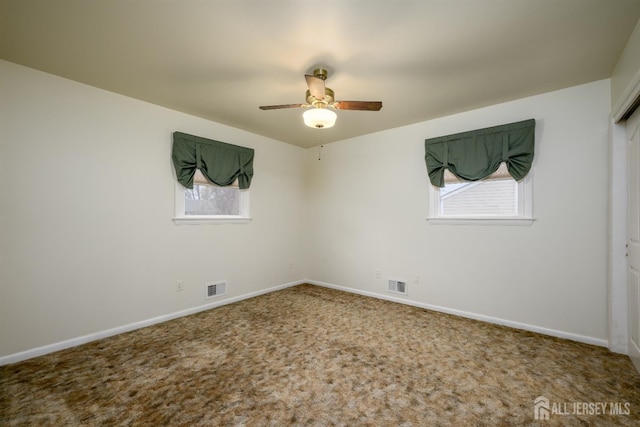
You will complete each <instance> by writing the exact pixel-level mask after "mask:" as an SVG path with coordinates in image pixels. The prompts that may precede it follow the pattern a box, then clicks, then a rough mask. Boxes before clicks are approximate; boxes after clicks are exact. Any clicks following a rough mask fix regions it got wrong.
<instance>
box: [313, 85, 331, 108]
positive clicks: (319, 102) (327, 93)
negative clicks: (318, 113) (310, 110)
mask: <svg viewBox="0 0 640 427" xmlns="http://www.w3.org/2000/svg"><path fill="white" fill-rule="evenodd" d="M306 99H307V104H310V105H313V106H314V107H321V108H322V107H326V106H327V105H331V104H333V100H334V99H335V93H334V92H333V90H331V89H330V88H328V87H325V88H324V99H316V98H315V97H314V96H313V95H311V91H309V90H307V95H306Z"/></svg>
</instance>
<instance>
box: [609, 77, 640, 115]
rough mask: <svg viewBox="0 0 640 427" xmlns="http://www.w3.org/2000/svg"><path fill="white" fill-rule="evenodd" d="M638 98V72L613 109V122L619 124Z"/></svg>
mask: <svg viewBox="0 0 640 427" xmlns="http://www.w3.org/2000/svg"><path fill="white" fill-rule="evenodd" d="M638 96H640V70H638V72H637V73H636V74H635V75H634V76H633V78H632V79H631V81H630V82H629V84H628V85H627V88H626V89H625V91H624V92H623V93H622V96H621V97H620V99H619V101H618V102H617V103H616V105H615V106H614V107H613V109H612V111H613V113H612V116H613V120H614V122H619V121H620V120H621V119H622V117H623V116H624V114H625V113H626V112H627V110H628V109H629V108H631V106H632V105H633V102H634V101H635V100H636V98H637V97H638Z"/></svg>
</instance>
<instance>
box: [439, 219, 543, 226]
mask: <svg viewBox="0 0 640 427" xmlns="http://www.w3.org/2000/svg"><path fill="white" fill-rule="evenodd" d="M427 221H429V223H430V224H434V225H531V224H532V223H533V222H534V221H535V219H533V218H511V217H508V218H453V217H441V218H427Z"/></svg>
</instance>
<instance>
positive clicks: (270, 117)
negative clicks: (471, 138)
mask: <svg viewBox="0 0 640 427" xmlns="http://www.w3.org/2000/svg"><path fill="white" fill-rule="evenodd" d="M639 19H640V0H396V1H390V0H387V1H376V0H342V1H334V0H322V1H320V0H317V1H304V0H211V1H205V0H199V1H196V0H92V1H88V0H57V1H52V0H0V58H2V59H5V60H8V61H11V62H15V63H18V64H22V65H26V66H28V67H32V68H35V69H39V70H43V71H46V72H49V73H52V74H56V75H59V76H62V77H66V78H69V79H73V80H76V81H79V82H83V83H86V84H89V85H92V86H96V87H99V88H103V89H106V90H109V91H113V92H116V93H120V94H124V95H127V96H131V97H134V98H138V99H141V100H144V101H148V102H151V103H154V104H158V105H162V106H166V107H169V108H172V109H175V110H178V111H183V112H185V113H189V114H192V115H195V116H199V117H204V118H207V119H210V120H213V121H216V122H219V123H224V124H227V125H230V126H234V127H238V128H241V129H245V130H247V131H250V132H254V133H257V134H260V135H264V136H267V137H271V138H274V139H277V140H280V141H284V142H287V143H291V144H295V145H298V146H301V147H311V146H315V145H318V144H319V143H328V142H332V141H338V140H342V139H346V138H350V137H354V136H359V135H363V134H367V133H371V132H376V131H380V130H383V129H389V128H393V127H398V126H403V125H407V124H411V123H416V122H420V121H424V120H428V119H432V118H435V117H441V116H445V115H449V114H453V113H457V112H461V111H466V110H470V109H474V108H478V107H482V106H486V105H491V104H496V103H500V102H504V101H509V100H513V99H517V98H521V97H524V96H529V95H533V94H538V93H544V92H548V91H551V90H556V89H560V88H564V87H569V86H574V85H577V84H581V83H586V82H590V81H594V80H599V79H603V78H607V77H610V76H611V72H612V70H613V68H614V66H615V64H616V61H617V59H618V57H619V56H620V54H621V52H622V49H623V48H624V46H625V44H626V42H627V40H628V38H629V36H630V34H631V32H632V30H633V27H634V25H635V24H636V22H638V20H639ZM317 66H322V67H324V68H327V69H328V70H329V78H328V79H327V81H326V83H327V86H328V87H330V88H332V89H333V90H334V91H335V92H336V99H338V100H349V101H352V100H356V101H358V100H363V101H382V102H383V108H382V110H381V111H379V112H364V111H338V112H337V113H338V120H337V123H336V125H335V127H334V128H331V129H324V130H316V129H311V128H308V127H305V126H304V124H303V122H302V112H303V111H304V110H302V109H287V110H272V111H262V110H259V109H258V106H259V105H270V104H289V103H303V102H304V101H305V99H304V94H305V90H306V88H307V87H306V83H305V80H304V74H305V73H311V72H312V71H313V69H314V68H316V67H317Z"/></svg>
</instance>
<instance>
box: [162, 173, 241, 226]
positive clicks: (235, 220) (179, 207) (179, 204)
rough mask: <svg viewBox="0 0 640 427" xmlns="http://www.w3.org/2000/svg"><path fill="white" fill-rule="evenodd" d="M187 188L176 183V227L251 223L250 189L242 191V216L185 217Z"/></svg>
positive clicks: (174, 219)
mask: <svg viewBox="0 0 640 427" xmlns="http://www.w3.org/2000/svg"><path fill="white" fill-rule="evenodd" d="M185 191H186V188H184V187H183V186H182V184H180V183H179V182H177V181H176V183H175V208H176V209H175V217H174V218H173V222H174V223H175V224H176V225H201V224H246V223H249V222H250V221H251V217H250V215H249V189H245V190H240V215H185Z"/></svg>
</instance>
